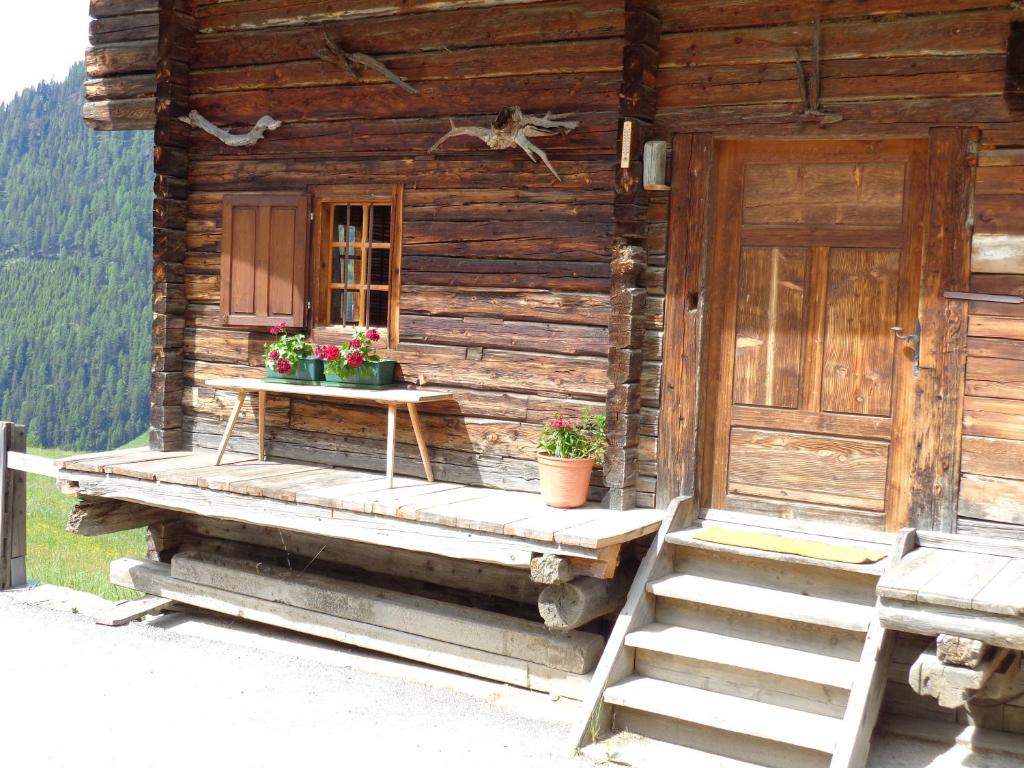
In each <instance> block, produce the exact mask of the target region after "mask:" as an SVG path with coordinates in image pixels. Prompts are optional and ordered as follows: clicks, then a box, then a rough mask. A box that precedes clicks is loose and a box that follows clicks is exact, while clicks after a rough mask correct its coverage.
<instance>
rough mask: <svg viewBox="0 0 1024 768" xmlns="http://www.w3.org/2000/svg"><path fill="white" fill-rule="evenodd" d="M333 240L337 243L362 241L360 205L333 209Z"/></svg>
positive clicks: (341, 206)
mask: <svg viewBox="0 0 1024 768" xmlns="http://www.w3.org/2000/svg"><path fill="white" fill-rule="evenodd" d="M333 232H334V239H335V240H336V241H337V242H339V243H352V242H356V243H358V242H359V241H361V240H362V239H363V235H362V233H363V208H362V206H360V205H337V206H335V207H334V229H333Z"/></svg>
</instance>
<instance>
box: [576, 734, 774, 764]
mask: <svg viewBox="0 0 1024 768" xmlns="http://www.w3.org/2000/svg"><path fill="white" fill-rule="evenodd" d="M581 751H582V752H583V754H584V756H586V757H589V758H590V759H591V760H593V761H594V762H595V763H597V764H608V765H630V766H636V767H637V768H648V767H650V768H653V766H686V768H763V766H762V765H760V764H758V763H748V762H747V761H746V760H736V759H734V758H730V757H724V756H722V755H713V754H710V753H708V752H704V751H703V750H700V749H693V748H692V747H684V746H682V745H680V744H672V743H671V742H667V741H659V740H658V739H651V738H648V737H646V736H640V735H639V734H636V733H629V732H626V731H623V732H621V733H616V734H615V735H614V736H611V737H610V738H608V739H605V740H604V741H599V742H596V743H594V744H590V745H588V746H586V747H584V748H583V749H582V750H581Z"/></svg>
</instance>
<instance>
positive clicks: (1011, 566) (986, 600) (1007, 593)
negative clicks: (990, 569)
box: [971, 559, 1024, 616]
mask: <svg viewBox="0 0 1024 768" xmlns="http://www.w3.org/2000/svg"><path fill="white" fill-rule="evenodd" d="M1021 584H1024V560H1021V559H1014V560H1010V561H1009V562H1008V563H1007V564H1006V567H1005V568H1003V570H1001V571H1000V572H999V573H998V574H997V575H996V576H995V577H994V578H993V579H992V580H991V581H990V582H989V583H988V584H986V585H985V586H984V587H982V588H981V589H980V590H978V593H977V594H976V595H975V596H974V599H973V600H972V601H971V608H972V609H973V610H975V611H985V612H986V613H998V614H1000V615H1002V616H1020V615H1021V614H1024V590H1021Z"/></svg>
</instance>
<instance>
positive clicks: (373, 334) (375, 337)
mask: <svg viewBox="0 0 1024 768" xmlns="http://www.w3.org/2000/svg"><path fill="white" fill-rule="evenodd" d="M366 338H368V339H369V340H370V341H380V334H379V333H377V329H376V328H371V329H370V330H368V331H367V332H366Z"/></svg>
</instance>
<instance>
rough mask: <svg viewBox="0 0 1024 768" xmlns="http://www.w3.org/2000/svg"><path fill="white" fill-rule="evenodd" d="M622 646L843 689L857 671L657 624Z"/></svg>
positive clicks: (815, 657)
mask: <svg viewBox="0 0 1024 768" xmlns="http://www.w3.org/2000/svg"><path fill="white" fill-rule="evenodd" d="M626 645H628V646H630V647H631V648H642V649H645V650H648V651H655V652H658V653H665V654H671V655H673V656H678V657H681V658H685V659H695V660H698V661H705V662H709V663H712V664H719V665H723V666H730V667H737V668H741V669H750V670H755V671H757V672H765V673H768V674H771V675H777V676H779V677H787V678H791V679H795V680H806V681H808V682H813V683H820V684H821V685H828V686H832V687H834V688H842V689H844V690H850V687H851V686H852V684H853V680H854V678H855V677H856V675H857V669H858V663H857V662H856V661H851V660H848V659H842V658H837V657H835V656H826V655H823V654H818V653H811V652H809V651H801V650H796V649H794V648H787V647H785V646H779V645H772V644H770V643H763V642H758V641H756V640H746V639H744V638H740V637H732V636H730V635H721V634H717V633H715V632H706V631H703V630H699V629H690V628H688V627H677V626H673V625H671V624H661V623H657V622H655V623H652V624H648V625H647V626H645V627H643V628H642V629H639V630H636V631H634V632H630V633H629V635H627V636H626Z"/></svg>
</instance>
